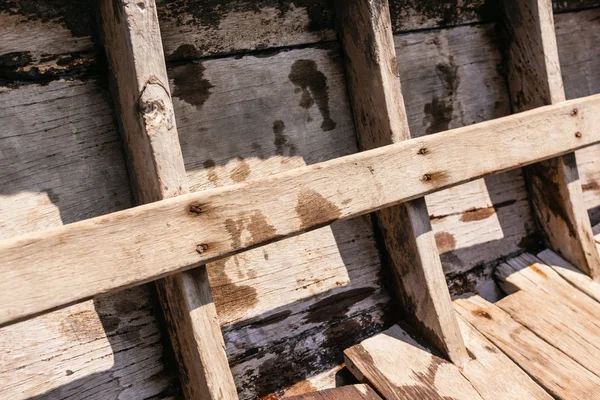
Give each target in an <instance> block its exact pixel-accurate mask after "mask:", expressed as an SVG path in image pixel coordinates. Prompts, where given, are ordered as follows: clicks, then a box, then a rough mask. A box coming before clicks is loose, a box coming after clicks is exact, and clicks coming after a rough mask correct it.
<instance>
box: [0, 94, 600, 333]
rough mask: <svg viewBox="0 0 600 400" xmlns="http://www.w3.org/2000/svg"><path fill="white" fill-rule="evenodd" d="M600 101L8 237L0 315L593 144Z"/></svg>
mask: <svg viewBox="0 0 600 400" xmlns="http://www.w3.org/2000/svg"><path fill="white" fill-rule="evenodd" d="M574 109H577V110H578V112H577V113H573V112H572V111H573V110H574ZM599 109H600V95H595V96H589V97H585V98H581V99H577V100H572V101H567V102H564V103H560V104H557V105H552V106H545V107H540V108H538V109H535V110H532V111H528V112H524V113H521V114H515V115H511V116H508V117H504V118H499V119H496V120H493V121H488V122H484V123H480V124H475V125H471V126H468V127H463V128H459V129H454V130H450V131H446V132H443V133H438V134H433V135H429V136H426V137H423V138H418V139H411V140H407V141H404V142H401V143H397V144H393V145H390V146H385V147H381V148H377V149H374V150H369V151H365V152H362V153H358V154H353V155H350V156H345V157H341V158H337V159H334V160H331V161H326V162H323V163H319V164H314V165H311V166H307V167H303V168H298V169H295V170H291V171H288V172H284V173H280V174H276V175H272V176H270V177H267V178H264V179H260V180H257V181H249V182H246V183H244V184H237V185H231V186H227V187H223V188H220V189H214V190H207V191H203V192H199V193H192V194H186V195H181V196H178V197H175V198H172V199H167V200H162V201H159V202H155V203H151V204H147V205H142V206H139V207H135V208H131V209H128V210H124V211H120V212H116V213H112V214H108V215H105V216H101V217H97V218H92V219H89V220H85V221H81V222H77V223H73V224H70V225H65V226H63V227H59V228H54V229H49V230H45V231H41V232H36V233H32V234H28V235H23V236H20V237H16V238H11V239H8V240H6V241H3V242H2V243H0V265H1V267H0V289H1V290H0V305H1V306H0V324H7V323H9V322H15V321H17V320H21V319H24V318H27V317H30V316H33V315H36V314H39V313H43V312H47V311H49V310H52V309H56V308H59V307H62V306H66V305H68V304H73V303H76V302H79V301H81V300H84V299H88V298H91V297H93V296H95V295H97V294H100V293H105V292H109V291H114V290H119V289H124V288H127V287H131V286H135V285H139V284H142V283H145V282H148V281H151V280H155V279H158V278H161V277H164V276H167V275H170V274H173V273H176V272H179V271H183V270H186V269H189V268H192V267H195V266H198V265H202V264H205V263H207V262H210V261H214V260H217V259H219V258H223V257H225V256H228V255H232V254H236V253H239V252H242V251H244V250H247V249H251V248H255V247H258V246H260V245H263V244H266V243H271V242H274V241H278V240H281V239H283V238H285V237H289V236H294V235H298V234H300V233H303V232H306V231H309V230H313V229H316V228H319V227H323V226H326V225H329V224H331V223H333V222H335V221H337V220H344V219H349V218H353V217H356V216H359V215H362V214H366V213H369V212H372V211H374V210H378V209H381V208H385V207H389V206H391V205H395V204H399V203H402V202H406V201H409V200H413V199H415V198H419V197H422V196H424V195H426V194H428V193H432V192H435V191H438V190H441V189H444V188H447V187H451V186H454V185H457V184H461V183H464V182H468V181H471V180H473V179H477V178H481V177H483V176H486V175H489V174H492V173H496V172H501V171H505V170H509V169H513V168H516V167H519V166H523V165H527V164H530V163H534V162H537V161H540V160H544V159H548V158H551V157H555V156H557V155H561V154H564V153H569V152H572V151H574V150H576V149H579V148H582V147H585V146H589V145H592V144H596V143H598V142H600V131H599V130H598V129H597V127H598V126H600V112H598V110H599ZM416 160H418V161H416ZM123 266H127V268H123Z"/></svg>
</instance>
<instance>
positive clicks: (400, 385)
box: [344, 325, 481, 400]
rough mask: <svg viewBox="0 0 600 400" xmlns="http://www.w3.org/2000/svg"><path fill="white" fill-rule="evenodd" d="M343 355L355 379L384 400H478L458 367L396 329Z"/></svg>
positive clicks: (389, 330) (396, 326)
mask: <svg viewBox="0 0 600 400" xmlns="http://www.w3.org/2000/svg"><path fill="white" fill-rule="evenodd" d="M344 354H345V356H346V365H347V366H348V369H350V371H352V373H353V374H354V376H356V377H357V378H358V379H359V380H361V381H367V382H369V383H370V384H371V385H372V386H373V387H374V388H375V389H376V390H377V391H378V392H379V393H381V395H382V396H383V397H384V398H385V399H387V400H421V399H424V398H427V399H439V400H442V399H446V398H452V399H456V400H459V399H465V400H467V399H469V400H475V399H481V397H480V396H479V394H478V393H477V391H476V390H475V389H474V388H473V386H471V384H470V383H469V381H467V380H466V379H465V378H464V377H463V376H462V375H461V373H460V370H459V368H458V367H456V366H455V365H453V364H451V363H450V362H448V361H446V360H444V359H443V358H440V357H438V356H435V355H433V354H431V353H430V352H429V351H428V350H426V349H425V348H423V347H422V346H420V345H419V344H418V343H417V342H415V341H414V339H412V338H411V337H410V336H409V335H408V334H407V333H406V332H404V331H403V330H402V329H401V328H400V327H399V326H398V325H394V326H393V327H391V328H390V329H388V330H387V331H385V332H382V333H380V334H378V335H375V336H373V337H371V338H369V339H366V340H364V341H362V342H361V343H360V344H357V345H355V346H352V347H350V348H349V349H347V350H346V351H345V352H344Z"/></svg>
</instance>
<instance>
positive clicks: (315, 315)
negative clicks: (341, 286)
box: [306, 287, 375, 323]
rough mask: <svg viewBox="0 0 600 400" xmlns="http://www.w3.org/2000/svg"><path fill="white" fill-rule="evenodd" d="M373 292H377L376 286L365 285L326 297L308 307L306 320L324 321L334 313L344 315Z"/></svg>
mask: <svg viewBox="0 0 600 400" xmlns="http://www.w3.org/2000/svg"><path fill="white" fill-rule="evenodd" d="M373 292H375V288H374V287H363V288H357V289H351V290H347V291H345V292H341V293H337V294H334V295H332V296H329V297H326V298H324V299H323V300H320V301H319V302H317V303H315V304H313V305H311V306H310V307H309V308H308V316H307V317H306V321H307V322H313V323H316V322H324V321H327V320H329V319H330V318H331V316H332V315H343V314H345V313H347V312H348V310H349V309H350V307H352V306H353V305H354V304H356V303H358V302H359V301H362V300H364V299H366V298H367V297H369V296H370V295H371V294H373Z"/></svg>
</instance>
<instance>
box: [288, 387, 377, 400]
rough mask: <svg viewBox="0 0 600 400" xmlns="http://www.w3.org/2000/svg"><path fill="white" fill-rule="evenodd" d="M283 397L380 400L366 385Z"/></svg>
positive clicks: (290, 399) (314, 399) (296, 399)
mask: <svg viewBox="0 0 600 400" xmlns="http://www.w3.org/2000/svg"><path fill="white" fill-rule="evenodd" d="M285 398H286V399H289V400H340V399H347V400H381V397H379V396H378V395H377V393H375V391H374V390H373V389H371V387H370V386H368V385H352V386H342V387H339V388H335V389H327V390H321V391H318V392H312V393H306V394H303V395H300V396H292V397H285Z"/></svg>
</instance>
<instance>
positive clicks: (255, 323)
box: [236, 310, 292, 329]
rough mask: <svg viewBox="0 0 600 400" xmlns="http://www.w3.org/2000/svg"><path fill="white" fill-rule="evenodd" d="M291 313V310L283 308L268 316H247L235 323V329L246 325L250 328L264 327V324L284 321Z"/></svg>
mask: <svg viewBox="0 0 600 400" xmlns="http://www.w3.org/2000/svg"><path fill="white" fill-rule="evenodd" d="M291 314H292V311H291V310H285V311H280V312H277V313H275V314H271V315H269V316H266V317H262V318H259V317H255V318H249V319H247V320H245V321H243V322H241V323H239V324H237V325H236V329H239V328H242V327H245V326H247V327H248V328H251V329H258V328H264V327H266V326H269V325H274V324H278V323H280V322H282V321H284V320H285V319H286V318H287V317H289V316H290V315H291Z"/></svg>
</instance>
